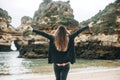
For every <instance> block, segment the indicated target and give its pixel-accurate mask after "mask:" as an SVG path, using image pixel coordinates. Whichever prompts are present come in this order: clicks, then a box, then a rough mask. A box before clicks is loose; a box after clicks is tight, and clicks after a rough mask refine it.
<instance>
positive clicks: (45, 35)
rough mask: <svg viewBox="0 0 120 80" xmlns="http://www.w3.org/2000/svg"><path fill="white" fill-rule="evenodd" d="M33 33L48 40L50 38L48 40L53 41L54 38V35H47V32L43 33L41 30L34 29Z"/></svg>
mask: <svg viewBox="0 0 120 80" xmlns="http://www.w3.org/2000/svg"><path fill="white" fill-rule="evenodd" d="M33 32H35V33H36V34H39V35H41V36H43V37H46V38H48V39H51V38H52V35H50V34H47V33H45V32H42V31H40V30H35V29H33Z"/></svg>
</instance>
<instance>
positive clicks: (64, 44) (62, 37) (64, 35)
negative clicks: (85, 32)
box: [55, 25, 69, 51]
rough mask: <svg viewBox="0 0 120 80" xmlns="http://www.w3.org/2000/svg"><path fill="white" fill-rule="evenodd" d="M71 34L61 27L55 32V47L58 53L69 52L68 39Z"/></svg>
mask: <svg viewBox="0 0 120 80" xmlns="http://www.w3.org/2000/svg"><path fill="white" fill-rule="evenodd" d="M68 34H69V32H68V31H67V29H66V28H65V27H64V26H62V25H61V26H59V27H58V29H57V30H56V32H55V46H56V49H57V50H58V51H67V49H68V42H69V37H68Z"/></svg>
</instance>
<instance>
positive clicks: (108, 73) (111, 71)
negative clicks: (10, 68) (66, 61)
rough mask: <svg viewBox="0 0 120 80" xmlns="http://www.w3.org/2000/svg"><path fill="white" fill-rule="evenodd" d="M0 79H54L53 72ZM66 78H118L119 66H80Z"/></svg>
mask: <svg viewBox="0 0 120 80" xmlns="http://www.w3.org/2000/svg"><path fill="white" fill-rule="evenodd" d="M0 80H55V76H54V73H49V74H21V75H12V76H4V77H1V78H0ZM67 80H120V67H119V68H99V67H95V68H94V67H93V68H91V67H90V68H82V69H72V70H70V72H69V74H68V78H67Z"/></svg>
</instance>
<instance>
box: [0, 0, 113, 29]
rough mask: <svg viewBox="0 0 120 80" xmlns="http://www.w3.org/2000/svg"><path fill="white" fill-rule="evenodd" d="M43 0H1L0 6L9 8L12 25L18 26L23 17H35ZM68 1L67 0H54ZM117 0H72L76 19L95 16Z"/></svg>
mask: <svg viewBox="0 0 120 80" xmlns="http://www.w3.org/2000/svg"><path fill="white" fill-rule="evenodd" d="M42 1H43V0H0V8H2V9H4V10H7V11H8V13H9V15H10V16H11V17H12V23H11V24H12V25H13V26H14V27H18V26H19V25H20V20H21V17H23V16H30V17H33V15H34V12H35V11H36V10H38V7H39V5H40V3H41V2H42ZM53 1H67V0H53ZM114 1H115V0H70V4H71V7H72V9H73V11H74V16H75V19H76V20H77V21H79V22H81V21H83V20H87V19H89V18H90V17H92V16H94V15H95V14H96V13H98V12H99V10H103V9H104V8H105V7H106V6H107V5H108V4H110V3H112V2H114Z"/></svg>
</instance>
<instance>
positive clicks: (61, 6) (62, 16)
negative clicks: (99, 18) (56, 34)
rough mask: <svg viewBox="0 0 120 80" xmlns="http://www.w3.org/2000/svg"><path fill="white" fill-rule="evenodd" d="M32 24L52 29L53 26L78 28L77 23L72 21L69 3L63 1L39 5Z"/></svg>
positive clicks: (72, 16)
mask: <svg viewBox="0 0 120 80" xmlns="http://www.w3.org/2000/svg"><path fill="white" fill-rule="evenodd" d="M33 22H34V23H35V24H36V25H40V24H45V25H50V26H49V27H53V26H54V25H55V24H63V25H66V26H78V21H76V20H75V19H74V15H73V9H72V8H71V6H70V4H69V2H63V1H52V2H49V3H45V2H43V3H41V4H40V6H39V9H38V10H37V11H36V12H35V14H34V17H33Z"/></svg>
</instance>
